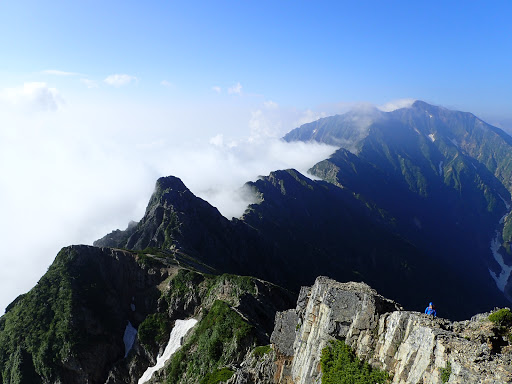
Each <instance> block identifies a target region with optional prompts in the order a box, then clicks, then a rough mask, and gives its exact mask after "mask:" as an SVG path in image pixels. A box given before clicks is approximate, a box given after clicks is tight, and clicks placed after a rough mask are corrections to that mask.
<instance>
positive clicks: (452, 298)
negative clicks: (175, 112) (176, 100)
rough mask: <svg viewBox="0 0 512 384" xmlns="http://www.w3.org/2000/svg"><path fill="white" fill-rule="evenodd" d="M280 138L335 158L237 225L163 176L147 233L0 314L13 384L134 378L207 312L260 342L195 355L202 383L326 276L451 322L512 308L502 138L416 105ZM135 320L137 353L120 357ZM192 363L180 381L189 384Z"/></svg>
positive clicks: (263, 191)
mask: <svg viewBox="0 0 512 384" xmlns="http://www.w3.org/2000/svg"><path fill="white" fill-rule="evenodd" d="M284 140H286V141H304V142H310V141H317V142H321V143H327V144H331V145H336V146H338V147H339V149H338V150H337V151H336V152H335V153H334V154H333V155H332V156H331V157H330V158H329V159H325V160H324V161H321V162H319V163H318V164H315V165H314V166H313V167H312V168H311V169H310V173H311V174H312V175H313V176H314V177H315V179H314V180H312V179H311V178H309V177H307V176H305V175H302V174H300V173H299V172H297V171H296V170H293V169H288V170H277V171H275V172H272V173H270V175H268V176H264V177H260V178H259V179H258V180H257V181H255V182H248V183H247V184H246V186H247V187H248V188H250V189H251V190H252V191H253V193H254V194H255V196H256V198H257V202H256V203H255V204H251V205H250V206H249V207H248V208H247V210H246V211H245V213H244V215H243V216H242V217H241V218H239V219H233V220H228V219H226V218H225V217H223V216H222V215H221V214H220V213H219V211H218V210H217V209H216V208H215V207H213V206H211V205H210V204H209V203H208V202H206V201H204V200H202V199H200V198H198V197H196V196H195V195H194V194H193V193H192V191H190V190H189V189H188V188H187V187H186V186H185V185H184V184H183V183H182V181H181V180H180V179H178V178H177V177H173V176H168V177H163V178H160V179H159V180H158V181H157V183H156V187H155V191H154V193H153V195H152V197H151V199H150V201H149V204H148V206H147V209H146V213H145V215H144V217H143V218H142V219H141V220H140V221H139V222H138V223H130V225H129V226H128V228H127V229H126V230H116V231H113V232H112V233H110V234H108V235H106V236H105V237H103V238H102V239H99V240H97V241H96V242H95V243H94V246H95V247H96V248H94V247H85V246H73V247H69V248H65V249H63V250H62V251H61V252H60V253H59V255H58V256H57V258H56V259H55V262H54V264H53V265H52V266H51V267H50V269H49V270H48V272H47V274H45V276H43V277H42V278H41V280H40V282H39V283H38V284H37V285H36V287H34V288H33V289H32V290H31V291H30V292H28V293H27V294H25V295H21V296H20V297H19V298H17V299H16V300H15V301H14V302H13V303H12V304H10V305H9V307H8V308H7V310H6V314H5V315H4V316H3V317H2V318H0V374H1V375H2V379H3V381H4V382H51V383H53V382H59V380H60V382H66V383H79V382H86V381H88V382H91V383H100V382H102V383H103V382H109V383H111V384H112V383H118V382H119V383H120V382H132V381H133V380H134V379H133V378H134V377H136V376H137V375H139V376H140V374H141V373H142V371H143V368H144V367H147V365H148V364H149V362H152V360H154V357H155V356H156V354H157V352H158V351H159V349H161V348H162V345H163V341H162V338H161V335H162V334H165V332H166V331H167V330H168V329H169V327H170V325H171V324H172V322H173V321H174V320H176V319H179V318H183V317H187V316H196V317H198V318H199V319H203V318H204V319H207V318H208V315H207V314H208V313H210V311H220V312H218V313H223V316H228V317H229V318H230V319H231V320H230V321H233V322H235V323H236V322H239V321H242V323H245V322H246V323H247V324H249V325H248V327H249V328H250V329H251V330H253V331H254V332H253V331H251V332H252V333H251V332H249V333H247V334H246V335H245V336H244V337H247V339H244V340H245V341H244V342H243V343H241V342H240V340H238V339H236V337H235V336H234V335H231V336H229V337H234V339H233V340H235V339H236V340H238V341H236V342H235V341H233V343H235V344H236V346H237V347H236V348H235V349H234V350H236V351H237V352H236V353H235V352H233V351H232V352H229V353H235V355H236V356H238V357H236V359H235V357H233V356H235V355H230V354H229V353H228V349H225V350H224V349H222V348H221V347H220V346H217V347H215V348H220V349H219V350H215V351H216V352H215V351H214V352H215V353H214V352H212V356H213V357H212V359H213V360H211V361H210V362H209V363H205V362H204V361H203V360H201V358H200V357H199V355H197V354H194V352H193V351H195V350H197V349H194V348H196V347H197V346H196V347H194V348H192V347H191V348H192V349H191V350H190V351H191V352H190V354H191V355H190V356H196V355H197V356H196V357H194V358H192V357H191V359H192V360H191V361H194V362H195V363H194V364H196V363H197V366H196V365H194V367H195V368H194V372H196V373H195V374H197V372H203V373H204V372H207V371H208V370H210V371H212V370H214V369H217V368H222V366H223V365H225V364H227V362H229V361H231V362H234V361H235V360H236V361H238V362H240V361H241V360H240V359H241V355H240V353H242V352H241V351H242V350H243V348H248V346H249V345H252V346H254V345H262V344H265V343H267V344H268V342H269V336H270V333H271V331H272V328H273V324H272V319H273V316H274V314H275V313H276V311H281V310H283V309H286V308H289V307H290V306H291V305H292V303H293V301H294V300H295V296H296V294H297V293H298V291H299V289H300V287H301V286H304V285H312V284H313V282H314V281H315V279H316V277H317V276H319V275H327V276H329V277H331V278H333V279H336V280H338V281H364V282H365V283H367V284H369V285H371V286H372V287H374V288H376V289H377V290H378V291H379V292H380V293H382V294H383V295H385V296H387V297H390V298H392V299H393V300H396V301H398V302H400V303H401V304H402V305H404V307H406V308H408V309H411V310H412V309H416V310H419V309H423V308H424V306H425V304H426V303H428V302H429V301H431V300H433V301H434V302H436V304H437V305H438V309H439V313H440V314H441V316H446V317H451V318H456V319H460V318H466V317H469V316H471V315H473V314H475V313H476V312H482V311H486V310H489V309H491V308H493V307H495V306H504V305H506V304H507V303H510V301H512V278H511V276H510V275H511V271H512V250H511V247H510V244H511V243H512V214H511V209H510V207H511V192H512V138H511V137H510V136H508V135H507V134H506V133H504V132H503V131H501V130H500V129H498V128H496V127H493V126H490V125H488V124H486V123H485V122H483V121H481V120H480V119H478V118H477V117H475V116H474V115H472V114H470V113H465V112H457V111H450V110H447V109H444V108H441V107H436V106H432V105H429V104H427V103H424V102H421V101H416V102H415V103H414V104H413V105H412V106H411V107H409V108H402V109H398V110H395V111H392V112H382V111H379V110H377V109H365V110H357V111H352V112H349V113H346V114H344V115H338V116H332V117H326V118H323V119H320V120H318V121H315V122H312V123H309V124H305V125H303V126H301V127H298V128H296V129H294V130H293V131H291V132H290V133H288V134H287V135H286V136H285V137H284ZM226 274H229V275H226ZM241 275H243V276H253V277H251V278H246V277H241ZM213 287H216V288H215V289H214V288H213ZM280 287H282V288H280ZM507 299H508V300H507ZM509 300H510V301H509ZM217 301H224V302H228V303H229V308H231V309H232V310H233V311H235V314H232V313H231V312H229V311H230V310H229V308H228V307H226V308H225V307H223V306H222V305H223V304H219V303H217ZM215 303H217V304H215ZM132 305H133V307H131V306H132ZM130 308H131V309H130ZM215 313H217V312H215ZM219 316H220V315H219ZM233 316H234V317H233ZM237 316H239V317H240V319H242V320H240V319H239V317H237ZM128 321H129V322H130V323H129V324H130V326H131V327H134V329H136V330H138V331H139V332H138V336H137V337H138V339H137V340H138V341H137V343H136V346H138V347H135V349H134V352H132V355H128V357H127V358H124V354H125V349H124V346H123V343H122V336H123V330H124V329H125V326H126V323H127V322H128ZM205 321H206V320H205ZM208 321H212V320H211V319H210V320H208ZM242 323H240V324H242ZM198 327H199V326H198ZM205 327H206V326H205ZM251 327H252V328H251ZM249 328H247V329H249ZM141 329H142V330H144V331H143V332H142V336H141V331H140V330H141ZM199 329H203V328H201V327H199ZM204 329H206V328H204ZM162 332H163V333H162ZM219 332H220V331H219ZM223 332H224V331H223ZM226 332H227V331H226ZM148 335H149V336H148ZM151 335H152V336H151ZM158 335H160V336H159V337H157V336H158ZM198 337H199V336H198ZM201 337H203V336H201ZM204 337H205V338H206V339H204V340H206V341H204V343H207V340H210V339H207V336H204ZM211 337H213V336H211ZM226 337H228V336H226ZM237 337H238V336H237ZM141 338H142V339H141ZM194 340H195V339H194ZM201 340H203V339H201ZM230 340H231V339H230ZM196 341H197V340H196ZM244 343H245V344H244ZM198 345H203V344H198ZM204 345H206V344H204ZM208 345H209V344H208ZM226 345H227V344H226ZM230 345H233V344H230ZM242 347H243V348H242ZM197 348H199V347H197ZM205 348H206V347H205ZM212 348H213V347H212ZM226 348H227V347H226ZM230 348H231V347H230ZM233 348H234V347H233ZM237 348H238V349H237ZM240 348H242V349H240ZM209 351H210V352H211V350H209ZM244 351H245V349H244ZM130 356H131V357H130ZM196 358H197V359H198V360H197V361H196V360H194V359H196ZM127 359H128V360H127ZM230 359H231V360H230ZM233 359H235V360H233ZM237 359H238V360H237ZM212 361H214V362H212ZM176 364H178V363H176ZM191 364H192V363H191ZM205 364H206V365H205ZM176 367H177V366H176ZM184 367H185V365H183V364H182V365H181V368H179V369H178V368H176V370H175V371H173V372H174V373H173V375H174V374H175V375H176V376H173V377H188V378H189V379H187V380H188V381H187V380H185V381H180V382H194V379H192V378H191V377H193V376H190V375H192V371H191V372H189V371H188V368H184ZM213 367H215V368H213ZM180 369H181V370H180ZM210 371H208V372H210ZM187 372H188V373H187ZM180 375H182V376H180ZM183 375H185V376H183ZM187 375H189V376H187ZM20 377H21V378H23V377H24V378H25V379H23V380H25V381H23V380H21V379H19V380H18V379H16V378H20ZM13 378H14V379H13ZM107 378H109V379H108V380H110V381H108V380H107ZM128 378H129V379H128ZM15 379H16V380H18V381H16V380H15ZM20 380H21V381H20ZM26 380H29V381H26ZM84 380H86V381H84ZM123 380H124V381H123ZM127 380H128V381H127ZM130 380H131V381H130Z"/></svg>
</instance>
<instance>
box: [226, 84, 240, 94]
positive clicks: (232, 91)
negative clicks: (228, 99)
mask: <svg viewBox="0 0 512 384" xmlns="http://www.w3.org/2000/svg"><path fill="white" fill-rule="evenodd" d="M228 93H229V94H230V95H233V94H236V95H240V94H241V93H242V84H240V83H236V84H235V85H233V86H232V87H229V88H228Z"/></svg>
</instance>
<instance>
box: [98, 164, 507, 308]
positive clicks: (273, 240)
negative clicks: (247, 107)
mask: <svg viewBox="0 0 512 384" xmlns="http://www.w3.org/2000/svg"><path fill="white" fill-rule="evenodd" d="M247 186H248V187H249V188H251V189H252V190H253V191H254V193H255V194H256V196H257V197H258V199H259V202H258V203H256V204H253V205H251V206H250V207H249V208H248V209H247V211H246V213H245V214H244V215H243V217H242V218H241V219H240V220H236V219H234V220H232V221H228V220H226V219H225V218H224V217H222V216H221V215H220V213H219V212H218V211H217V209H215V208H214V207H212V206H210V205H209V204H208V203H207V202H205V201H204V200H201V199H199V198H197V197H196V196H194V195H193V194H192V192H190V191H189V190H188V189H187V188H186V187H185V186H184V185H183V183H182V182H181V181H180V180H179V179H177V178H175V177H166V178H161V179H159V180H158V181H157V185H156V188H155V192H154V194H153V196H152V197H151V200H150V203H149V204H148V208H147V210H146V215H145V216H144V218H143V219H142V220H141V221H140V222H139V223H138V224H137V225H136V226H132V227H131V228H128V229H127V230H126V231H124V232H122V231H115V232H113V233H112V234H110V235H107V236H105V237H104V238H103V239H101V240H98V241H97V242H95V245H97V246H99V245H101V246H111V247H118V248H130V247H134V248H135V249H137V248H139V249H140V248H143V247H146V246H153V247H157V248H160V249H165V250H167V251H168V252H171V253H173V254H174V255H178V256H180V257H182V258H187V257H192V258H193V260H195V263H199V264H197V265H196V267H200V265H201V263H203V264H206V265H208V266H212V267H213V268H214V270H211V272H214V273H219V271H222V272H229V273H236V274H242V275H252V276H256V277H259V278H262V279H265V280H268V281H271V282H273V283H275V284H278V285H281V286H283V287H285V288H288V289H290V290H292V291H297V290H298V289H299V287H300V286H302V285H303V284H308V283H311V282H312V281H314V279H315V278H316V276H318V275H320V274H329V275H330V276H332V277H333V278H336V279H339V280H342V281H346V280H357V281H366V282H368V283H371V284H372V285H373V286H375V287H377V288H378V289H379V290H381V291H382V292H383V293H384V294H386V295H388V296H390V297H393V298H395V299H397V300H400V301H401V302H402V303H404V305H406V306H410V307H414V306H415V305H417V303H418V301H419V302H424V301H428V300H430V298H435V300H436V301H438V302H439V303H440V304H443V306H444V307H445V308H446V309H445V312H444V313H445V314H447V315H449V316H453V317H457V318H461V317H465V316H468V315H470V314H471V313H473V312H474V311H475V310H487V309H489V305H498V304H501V303H502V302H501V301H500V299H499V297H498V296H499V295H498V292H497V289H496V288H495V287H494V284H493V283H492V281H491V283H492V284H489V286H488V287H487V288H486V287H485V286H484V285H483V284H482V283H481V282H478V284H475V280H474V279H472V278H468V276H467V275H466V274H458V273H454V271H452V270H451V269H450V268H447V267H446V265H445V264H443V263H439V262H438V261H436V260H435V259H434V258H429V257H428V256H427V254H425V253H424V252H423V251H420V249H419V248H418V247H416V246H414V245H413V244H411V243H410V242H409V241H406V240H404V238H403V237H401V236H400V235H399V231H398V229H399V228H398V227H397V226H396V223H395V219H394V218H393V217H391V216H390V215H388V214H386V212H384V211H383V210H382V209H379V208H377V207H376V206H375V204H369V203H368V202H367V201H364V200H362V199H360V198H358V197H357V196H355V195H354V194H353V192H351V191H349V190H347V189H346V188H340V186H338V185H335V184H333V183H328V182H325V181H318V180H317V181H313V180H310V179H308V178H307V177H305V176H303V175H301V174H300V173H299V172H297V171H294V170H287V171H276V172H272V173H271V174H270V175H269V176H266V177H261V178H260V179H259V180H257V181H256V182H251V183H248V184H247ZM119 239H121V240H119ZM215 271H217V272H215ZM429 271H435V284H433V283H424V281H428V280H429V279H428V274H429ZM485 276H486V277H487V278H488V279H489V280H490V277H489V276H488V275H487V274H486V275H485ZM411 287H413V289H411ZM460 288H462V289H464V290H465V291H466V292H467V293H468V294H470V295H472V296H473V300H474V302H473V305H472V306H471V307H470V306H468V305H467V304H466V303H464V302H460V301H458V300H455V296H456V292H457V290H458V289H460ZM489 303H492V304H489Z"/></svg>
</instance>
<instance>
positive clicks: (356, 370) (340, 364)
mask: <svg viewBox="0 0 512 384" xmlns="http://www.w3.org/2000/svg"><path fill="white" fill-rule="evenodd" d="M320 364H321V368H322V384H375V383H387V382H388V381H389V377H388V374H387V373H386V372H384V371H380V370H378V369H374V368H372V367H371V366H370V365H369V364H368V363H366V362H364V361H361V360H359V358H358V357H357V356H356V355H355V353H354V352H353V351H352V350H351V349H350V347H349V346H348V345H346V344H345V343H344V342H343V341H340V340H336V341H331V342H330V343H329V345H328V346H326V347H325V348H324V349H323V350H322V357H321V359H320Z"/></svg>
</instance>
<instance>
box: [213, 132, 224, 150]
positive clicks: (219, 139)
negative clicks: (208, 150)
mask: <svg viewBox="0 0 512 384" xmlns="http://www.w3.org/2000/svg"><path fill="white" fill-rule="evenodd" d="M210 144H212V145H215V146H216V147H222V146H223V145H224V135H223V134H222V133H219V134H218V135H215V136H213V137H212V138H211V139H210Z"/></svg>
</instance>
